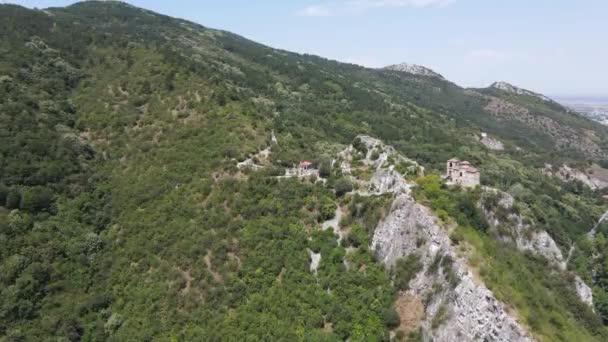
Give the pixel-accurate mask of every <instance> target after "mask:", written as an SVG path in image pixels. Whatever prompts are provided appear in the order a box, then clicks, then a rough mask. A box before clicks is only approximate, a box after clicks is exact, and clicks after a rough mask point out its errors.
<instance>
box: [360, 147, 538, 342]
mask: <svg viewBox="0 0 608 342" xmlns="http://www.w3.org/2000/svg"><path fill="white" fill-rule="evenodd" d="M371 139H373V138H369V139H368V137H364V138H363V139H362V142H364V143H365V144H366V146H367V147H368V156H366V157H369V153H370V152H369V150H371V149H372V148H378V146H381V147H382V149H383V150H385V151H387V153H388V154H389V155H390V154H391V153H392V152H394V150H392V148H390V147H387V146H384V144H381V143H380V142H379V141H376V140H375V139H374V140H371ZM385 157H386V156H385ZM383 159H385V158H384V157H382V154H380V156H379V157H378V158H377V159H376V161H375V162H374V165H375V166H376V172H375V173H374V174H373V175H372V177H371V180H370V188H372V187H373V189H375V191H377V192H391V193H394V194H395V199H394V201H393V204H392V206H391V209H390V212H389V214H388V215H387V216H386V217H385V218H384V219H383V220H382V221H381V222H380V223H379V224H378V226H377V227H376V230H375V231H374V235H373V238H372V243H371V248H372V250H373V251H374V252H375V254H376V257H377V258H378V260H379V261H380V262H382V263H384V264H385V265H386V266H387V267H389V268H390V267H392V266H394V265H395V263H396V262H397V260H398V259H400V258H403V257H407V256H409V255H412V254H413V255H416V257H417V258H418V260H419V261H420V263H421V264H422V269H421V271H420V272H418V273H417V275H416V276H415V277H414V279H412V280H411V281H410V284H409V290H408V291H407V293H405V294H403V295H404V296H408V298H410V299H412V300H414V301H416V302H423V303H424V314H423V315H422V316H423V318H422V320H421V322H419V326H420V327H421V328H422V332H423V335H424V339H425V340H429V341H430V340H433V341H437V342H441V341H446V342H447V341H450V342H451V341H530V340H531V338H530V336H529V334H528V333H527V332H526V330H525V329H524V328H523V327H522V326H521V325H520V324H519V323H518V322H517V320H516V319H515V318H514V317H512V316H510V315H509V313H508V312H507V310H506V308H505V306H504V305H503V304H502V303H501V302H499V301H498V300H497V299H496V298H495V297H494V295H493V294H492V292H491V291H490V290H489V289H488V288H487V287H486V286H485V285H484V284H483V283H482V282H481V281H480V280H477V279H476V278H475V276H474V274H473V272H472V270H471V269H470V268H469V266H468V264H467V261H466V259H465V258H463V257H461V256H459V255H458V254H457V252H456V250H455V248H454V247H453V246H452V244H451V241H450V238H449V229H448V228H446V227H443V225H442V224H440V223H438V219H437V218H436V217H435V215H434V214H433V213H432V212H431V210H430V209H429V208H427V207H425V206H423V205H421V204H419V203H417V202H416V201H415V200H414V198H413V197H412V195H411V192H410V187H411V185H410V184H409V183H408V182H407V181H406V179H405V178H404V177H403V176H402V175H401V174H400V173H398V172H396V171H395V170H394V167H391V166H389V167H387V168H384V167H383V166H384V165H385V161H386V160H383ZM366 160H368V161H369V159H368V158H366Z"/></svg>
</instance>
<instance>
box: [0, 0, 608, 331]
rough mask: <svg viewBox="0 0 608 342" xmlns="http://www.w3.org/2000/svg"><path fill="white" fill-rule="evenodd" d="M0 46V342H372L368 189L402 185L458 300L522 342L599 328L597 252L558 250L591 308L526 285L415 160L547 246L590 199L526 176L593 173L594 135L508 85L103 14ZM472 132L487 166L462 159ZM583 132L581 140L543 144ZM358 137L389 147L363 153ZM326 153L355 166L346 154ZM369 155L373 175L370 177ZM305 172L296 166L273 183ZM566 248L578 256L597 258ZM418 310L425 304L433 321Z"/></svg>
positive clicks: (574, 227) (560, 280)
mask: <svg viewBox="0 0 608 342" xmlns="http://www.w3.org/2000/svg"><path fill="white" fill-rule="evenodd" d="M0 38H2V39H0V51H1V52H2V58H0V92H1V95H2V97H1V98H0V101H1V102H0V105H1V106H2V111H1V113H2V114H0V120H2V121H1V123H2V125H1V127H2V131H0V133H1V134H0V138H1V139H2V140H1V143H2V144H0V145H2V147H1V150H0V152H1V153H2V161H1V162H0V184H1V185H2V186H1V187H0V190H1V191H0V195H1V196H0V205H2V208H0V241H1V242H2V247H3V248H2V249H1V250H0V253H1V254H0V255H1V258H0V269H1V272H0V291H1V292H0V296H1V297H0V299H1V300H0V302H1V305H0V335H2V336H3V337H4V336H6V337H7V339H9V340H10V339H15V340H19V339H25V340H28V339H29V340H36V339H38V340H41V339H45V338H49V336H52V337H54V338H57V339H69V340H107V339H110V340H112V339H113V340H148V339H160V340H164V339H178V340H179V339H181V340H246V339H266V340H296V339H307V340H346V339H350V340H353V341H355V340H363V339H366V340H382V339H388V338H389V337H390V333H391V331H395V330H399V325H400V318H399V316H398V314H397V312H396V311H395V309H398V308H399V305H398V304H399V302H398V299H399V298H400V297H399V295H398V294H399V291H400V290H401V289H400V288H398V286H396V285H394V283H395V282H397V283H398V282H399V281H398V280H399V279H401V278H399V277H397V274H400V273H399V272H398V270H399V269H397V270H392V271H389V272H387V271H386V270H385V269H384V268H383V266H382V265H381V264H379V263H377V262H375V261H374V260H375V257H376V255H375V251H374V250H373V249H371V245H372V240H373V236H374V232H375V230H376V228H377V227H378V223H379V222H386V221H382V219H383V218H386V219H387V220H388V219H389V218H390V215H391V213H393V210H391V207H397V206H398V205H397V204H399V203H400V202H399V201H401V200H402V199H400V198H399V197H397V198H395V197H393V195H392V194H391V191H388V192H387V190H389V189H393V188H394V187H395V186H396V184H398V182H397V180H399V179H403V178H404V177H405V178H406V179H408V184H410V185H408V186H411V187H414V190H413V191H414V195H415V196H414V198H415V200H416V202H411V204H412V206H417V205H424V206H428V207H429V208H430V209H428V210H431V211H432V212H433V213H434V214H430V213H431V211H427V213H429V215H431V216H432V215H437V216H438V217H439V218H440V219H442V220H444V219H445V222H446V223H449V222H452V223H453V222H458V225H459V228H458V229H457V231H458V232H460V234H461V235H462V236H464V238H463V239H461V241H463V242H462V245H460V246H458V247H456V246H452V245H451V247H450V248H452V249H456V248H458V249H460V248H465V247H466V248H467V250H468V252H469V253H470V255H469V256H468V257H467V258H465V257H462V260H466V261H467V262H470V261H471V260H470V259H472V258H473V259H474V258H477V261H478V263H480V264H481V265H483V266H484V267H485V268H484V269H485V270H486V271H485V272H487V273H486V276H483V277H482V278H483V282H484V283H485V285H483V284H479V285H475V286H477V287H478V288H481V289H485V290H483V291H482V292H484V293H486V292H485V291H486V290H487V291H491V292H492V293H493V295H494V297H495V298H494V299H495V300H497V301H500V302H502V303H504V305H506V306H514V307H516V308H517V309H518V310H519V311H520V314H521V316H522V318H521V319H522V322H521V323H522V326H524V325H528V326H529V328H530V332H529V334H530V335H531V336H532V337H533V338H537V339H541V340H542V339H545V340H559V339H561V340H568V339H569V338H573V337H574V338H578V339H582V340H593V339H597V340H602V338H603V337H605V336H606V335H604V334H605V328H604V327H603V326H602V323H601V320H600V319H601V318H603V319H606V317H608V309H606V306H603V303H606V300H602V296H604V297H607V296H606V295H605V293H606V292H605V291H604V290H605V289H606V287H605V286H604V283H603V282H602V281H601V279H597V280H594V279H591V277H590V274H592V273H593V272H595V270H596V269H597V268H598V265H600V264H601V261H599V260H598V261H596V260H595V259H594V261H593V263H592V264H591V263H589V264H587V263H584V260H585V258H584V255H586V254H581V255H579V254H575V255H574V256H573V259H572V260H573V264H572V266H575V267H573V268H574V269H575V270H576V271H577V272H579V273H580V274H581V276H582V277H583V279H584V280H585V281H586V282H588V283H590V284H592V285H594V286H595V290H596V291H597V292H598V293H599V296H597V297H596V298H599V299H598V300H594V303H595V304H596V309H597V312H598V315H595V314H594V313H593V312H590V311H589V309H588V308H587V307H586V306H585V305H584V304H582V303H580V301H579V300H578V299H577V297H576V295H572V293H571V292H572V289H571V286H570V285H571V284H570V282H569V281H567V279H565V277H564V276H563V274H562V273H560V272H556V273H554V274H553V273H552V274H551V275H547V276H546V277H541V276H538V275H537V273H542V272H536V271H538V270H539V269H542V267H544V265H543V264H542V261H539V260H537V259H535V258H534V257H529V256H527V255H523V254H521V253H520V252H519V251H518V250H517V248H516V247H517V246H512V245H509V244H505V245H504V246H503V245H502V243H500V242H499V241H500V240H499V239H497V238H496V236H495V235H494V230H493V229H490V228H489V227H485V226H484V225H483V224H482V223H479V222H477V221H475V220H473V219H470V220H469V219H465V220H463V219H462V218H461V216H463V215H464V216H466V217H469V216H467V215H473V214H471V212H475V211H474V210H472V209H471V205H470V201H465V199H466V198H468V196H473V195H474V194H469V193H463V192H461V191H460V190H458V189H451V190H447V189H445V188H443V187H442V186H441V185H440V184H441V183H440V182H439V181H435V179H438V178H437V177H434V178H425V177H421V176H422V175H421V174H420V172H418V171H417V170H418V168H417V167H416V168H412V165H417V164H415V163H414V161H415V162H417V163H419V164H420V165H422V166H424V167H425V169H426V170H427V172H430V173H439V172H440V171H441V170H442V168H443V165H444V162H445V160H447V159H448V158H451V157H453V156H455V155H456V156H458V157H461V158H467V159H468V160H470V161H471V162H473V163H475V164H476V165H477V166H479V168H480V169H481V171H482V175H483V183H484V184H485V185H488V186H494V187H496V188H498V189H501V190H503V191H507V192H509V193H510V194H512V195H513V197H514V200H515V205H514V206H515V207H517V206H518V203H526V206H527V210H528V211H529V212H528V213H527V218H528V219H529V220H530V222H531V225H533V226H534V227H535V228H537V229H539V230H543V231H546V232H547V233H548V234H549V235H550V236H551V238H552V239H554V240H555V242H556V244H557V246H558V248H561V249H567V248H568V247H569V246H570V244H571V243H572V242H573V241H577V244H578V243H579V242H578V241H583V240H581V237H582V236H584V235H585V233H586V232H587V230H588V229H589V227H591V226H593V225H594V224H595V221H596V218H598V217H599V216H600V215H601V213H602V212H603V209H605V204H604V203H602V202H601V201H600V200H599V199H598V196H597V194H596V193H593V192H592V191H591V190H589V189H588V188H585V187H581V186H580V184H578V183H573V182H568V183H562V182H561V181H558V180H557V179H554V178H552V177H547V176H545V175H543V174H541V173H540V172H539V171H538V168H539V167H544V163H545V162H547V161H549V160H550V161H551V162H552V163H553V162H559V163H560V164H559V165H561V163H579V164H584V163H587V162H588V161H600V160H602V159H603V158H604V154H605V146H604V145H603V141H604V140H605V139H606V134H605V131H604V129H603V128H596V127H595V126H590V125H589V122H588V121H586V120H585V119H582V118H580V117H578V116H576V115H573V114H571V113H566V112H562V111H561V109H560V108H559V107H554V106H553V105H552V104H547V103H540V102H539V101H540V100H538V99H535V98H530V96H528V95H526V94H513V93H509V92H504V91H503V90H500V89H485V90H484V89H481V90H465V89H462V88H460V87H458V86H457V85H455V84H453V83H450V82H449V81H446V80H443V79H441V78H438V77H427V76H420V75H416V74H412V73H411V72H398V71H393V70H374V69H366V68H362V67H358V66H354V65H348V64H341V63H338V62H335V61H329V60H326V59H323V58H320V57H316V56H309V55H299V54H294V53H290V52H287V51H282V50H277V49H273V48H270V47H266V46H263V45H261V44H257V43H255V42H252V41H249V40H247V39H244V38H242V37H239V36H236V35H234V34H231V33H229V32H224V31H218V30H213V29H209V28H205V27H202V26H200V25H197V24H193V23H190V22H187V21H184V20H179V19H173V18H169V17H166V16H162V15H159V14H156V13H153V12H150V11H146V10H143V9H139V8H136V7H133V6H130V5H126V4H123V3H120V2H106V1H90V2H84V3H78V4H75V5H72V6H68V7H65V8H51V9H46V10H28V9H25V8H22V7H18V6H12V5H0ZM493 101H503V102H505V103H506V102H508V103H509V104H508V105H505V106H506V107H508V108H507V109H505V110H502V111H503V112H505V111H506V112H507V113H506V114H504V115H503V114H500V113H498V114H500V115H497V114H493V112H492V110H491V109H492V108H491V107H490V108H489V109H488V106H489V105H490V104H491V103H492V102H493ZM520 107H521V108H525V109H526V110H527V111H528V112H527V113H528V114H527V115H532V116H535V117H538V118H539V119H538V121H539V122H540V123H538V124H536V123H535V124H532V123H529V122H528V121H526V120H527V118H528V116H526V115H523V114H521V115H520V114H519V112H520ZM549 120H551V121H549ZM533 121H534V120H532V121H531V122H533ZM546 122H551V124H550V125H549V124H547V125H545V124H544V123H546ZM482 131H483V132H488V133H490V134H492V136H494V137H496V138H498V139H500V140H501V141H503V142H504V143H505V149H504V151H493V150H488V149H486V148H485V147H484V145H482V144H480V142H479V140H478V139H477V136H478V135H479V133H480V132H482ZM587 131H588V132H587ZM564 132H565V133H564ZM581 132H587V133H585V134H588V138H589V139H588V141H586V140H585V141H586V142H585V143H581V144H574V145H567V142H566V141H564V142H563V143H559V142H560V141H561V140H560V139H563V137H564V136H565V137H567V138H568V139H570V138H569V137H570V136H572V135H574V134H577V133H581ZM562 133H564V134H562ZM360 134H365V135H366V136H373V137H378V138H380V139H382V140H383V141H385V142H386V143H387V144H390V145H392V146H394V147H391V149H390V153H388V152H387V151H388V147H386V146H387V145H384V146H385V147H386V150H387V151H379V150H370V151H365V153H363V151H359V150H362V149H363V145H364V144H363V143H362V142H361V141H362V140H361V139H355V137H357V136H359V135H360ZM366 139H367V138H366ZM366 139H364V140H365V141H370V140H366ZM369 139H371V138H369ZM594 144H595V145H594ZM351 145H352V146H351ZM556 145H557V146H558V147H559V148H560V149H559V151H558V152H555V151H554V147H555V146H556ZM366 148H367V147H366ZM343 151H351V152H352V151H358V152H356V153H352V154H351V157H350V159H348V163H346V160H344V159H345V158H344V155H343V154H342V155H341V154H340V153H341V152H343ZM397 154H401V155H403V156H407V157H408V158H410V159H406V158H403V157H402V158H398V157H397ZM363 155H365V156H363ZM389 156H390V158H389ZM373 159H375V160H380V161H382V162H386V165H387V167H388V165H391V166H392V168H391V169H388V168H381V169H382V170H383V171H382V173H381V174H376V173H374V172H372V170H371V169H369V165H367V164H366V161H371V160H373ZM302 160H309V161H311V162H312V165H313V167H314V170H308V171H306V172H308V173H306V172H304V174H305V176H304V177H288V176H289V175H293V174H294V172H293V171H295V174H296V175H297V173H298V169H297V168H296V170H291V168H293V167H294V165H297V164H298V162H299V161H302ZM336 160H339V161H340V162H336ZM242 165H245V167H242ZM247 165H258V166H259V167H256V169H257V170H252V168H250V167H246V166H247ZM239 166H241V167H240V168H239ZM380 166H382V165H380ZM286 171H287V172H286ZM351 171H352V172H351ZM313 175H314V176H313ZM351 176H352V178H351ZM431 177H433V176H431ZM416 179H418V181H417V182H416ZM429 179H432V180H434V181H432V182H431V183H432V184H431V183H429ZM367 182H369V183H370V184H373V185H374V187H373V188H363V187H364V185H366V184H368V183H367ZM395 182H397V183H395ZM425 182H426V183H425ZM428 184H431V185H433V186H429V185H428ZM353 188H354V189H353ZM439 195H440V196H441V198H439V199H436V198H435V197H433V196H439ZM429 198H430V199H432V201H431V200H429ZM409 200H411V201H413V200H412V199H409ZM416 203H418V204H416ZM440 209H441V210H443V211H440ZM424 210H427V209H424ZM336 213H339V215H342V216H341V217H342V219H340V220H335V219H334V217H335V216H336ZM446 213H449V215H448V214H446ZM431 216H429V217H431ZM473 216H475V215H473ZM450 217H451V218H450ZM475 217H477V216H475ZM332 219H334V220H332ZM334 221H338V225H340V227H335V225H336V223H335V222H334ZM467 222H468V223H467ZM324 223H326V224H324ZM448 225H449V224H448ZM330 226H332V227H334V228H337V229H335V231H333V230H332V229H327V228H328V227H330ZM323 227H325V228H326V229H323ZM484 227H485V228H484ZM401 228H402V227H401ZM401 228H400V229H401ZM410 228H411V229H414V228H415V227H414V228H412V227H410ZM440 228H442V229H443V225H442V226H441V227H440ZM602 231H603V230H602V229H600V230H599V232H600V233H602ZM335 233H338V235H339V237H340V239H338V237H337V236H336V234H335ZM443 234H444V235H445V234H446V232H443ZM443 239H444V240H445V236H443ZM452 240H453V239H452ZM446 243H447V242H446ZM450 243H451V244H454V242H453V241H452V242H450ZM580 245H581V248H579V249H577V252H575V253H588V252H589V253H591V252H595V251H594V249H595V248H596V247H597V248H598V249H601V246H602V245H601V244H600V243H598V244H597V246H596V245H594V246H593V248H591V247H589V248H584V247H585V245H584V242H580ZM462 246H465V247H462ZM496 246H498V247H499V248H497V247H496ZM496 251H498V252H496ZM499 253H502V254H499ZM602 255H603V254H602ZM311 256H315V257H314V259H313V258H311ZM317 256H319V257H320V259H318V257H317ZM402 256H405V255H402ZM504 256H509V257H511V258H513V259H514V260H516V261H517V262H519V264H518V263H513V264H511V263H509V262H506V261H504V260H503V259H505V258H503V257H504ZM522 265H523V266H522ZM457 266H458V268H459V269H464V267H465V266H464V261H462V262H460V261H459V262H458V263H457ZM572 266H571V267H572ZM311 267H312V268H311ZM442 267H443V266H442ZM311 269H312V270H314V272H311ZM446 269H447V268H446ZM441 272H443V271H441ZM460 273H461V272H460V271H459V274H460ZM441 274H442V273H441ZM522 275H525V276H526V278H527V280H526V281H525V282H522V281H519V282H518V281H515V280H520V279H519V278H517V277H523V276H522ZM543 276H544V275H543ZM429 279H430V278H429ZM438 279H442V278H438ZM444 280H445V279H444ZM469 280H470V279H469ZM592 281H593V282H592ZM520 283H523V284H526V285H529V286H530V288H531V289H532V290H531V291H532V292H531V293H533V294H534V295H535V296H537V297H538V298H536V299H534V298H530V297H528V296H527V295H525V292H524V290H523V289H522V286H520V285H519V284H520ZM417 284H419V285H420V286H419V288H418V289H419V290H421V291H422V290H423V289H422V288H423V287H428V286H429V284H422V283H421V282H418V283H417ZM406 285H407V284H406ZM430 286H431V287H432V286H433V284H431V285H430ZM427 290H428V289H427ZM560 291H562V292H563V293H560ZM602 291H604V292H602ZM558 294H563V295H562V296H559V295H558ZM446 295H449V296H451V297H450V298H451V299H450V300H455V301H457V300H458V299H459V298H462V297H460V295H459V294H458V293H457V292H456V293H453V292H446ZM480 298H481V297H480ZM396 299H397V304H394V303H395V300H396ZM594 299H595V298H594ZM551 300H557V304H555V305H551V304H549V303H551ZM433 303H434V304H432V305H431V306H429V308H425V309H427V310H428V311H429V312H433V313H436V312H437V311H438V310H439V308H440V305H436V304H438V302H433ZM492 303H494V302H493V301H492ZM439 312H441V311H440V310H439ZM435 316H436V315H434V316H433V317H435ZM440 316H441V315H440ZM488 317H490V316H484V317H480V319H486V318H488ZM492 317H494V316H492ZM496 317H502V316H500V315H499V316H496ZM424 322H425V323H424V324H425V325H424V326H425V327H426V330H425V331H423V334H422V333H420V334H419V337H423V336H429V335H432V334H433V333H432V331H433V319H432V318H431V316H429V317H427V318H426V320H425V321H424ZM439 323H441V322H435V324H439ZM439 326H441V324H439ZM473 328H474V329H478V328H479V327H478V326H475V327H473ZM442 329H443V328H442ZM442 329H439V330H437V331H439V332H441V331H446V330H442ZM505 329H507V327H505ZM522 329H523V328H522ZM515 330H517V331H518V330H519V329H515ZM412 333H413V334H414V335H416V334H417V333H418V332H417V331H413V332H412ZM437 336H439V335H437ZM441 336H446V335H441ZM504 336H520V335H509V334H506V335H504Z"/></svg>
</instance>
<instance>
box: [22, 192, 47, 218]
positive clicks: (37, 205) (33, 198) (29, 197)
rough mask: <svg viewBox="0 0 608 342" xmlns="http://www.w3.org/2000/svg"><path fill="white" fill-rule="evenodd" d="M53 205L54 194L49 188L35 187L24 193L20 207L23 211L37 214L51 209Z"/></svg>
mask: <svg viewBox="0 0 608 342" xmlns="http://www.w3.org/2000/svg"><path fill="white" fill-rule="evenodd" d="M52 204H53V192H52V191H51V190H50V189H49V188H45V187H35V188H29V189H26V190H25V191H23V194H22V195H21V204H20V207H21V209H23V210H28V211H30V212H37V211H42V210H46V209H49V208H50V207H51V205H52Z"/></svg>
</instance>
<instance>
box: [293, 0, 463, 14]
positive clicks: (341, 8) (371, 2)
mask: <svg viewBox="0 0 608 342" xmlns="http://www.w3.org/2000/svg"><path fill="white" fill-rule="evenodd" d="M454 2H456V0H345V1H335V2H332V3H329V4H324V5H321V4H319V5H311V6H308V7H306V8H304V9H303V10H301V11H299V12H298V14H299V15H302V16H308V17H327V16H332V15H342V14H357V13H361V12H365V11H367V10H372V9H378V8H401V7H411V8H426V7H446V6H449V5H451V4H453V3H454Z"/></svg>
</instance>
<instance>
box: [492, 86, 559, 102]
mask: <svg viewBox="0 0 608 342" xmlns="http://www.w3.org/2000/svg"><path fill="white" fill-rule="evenodd" d="M490 88H495V89H500V90H503V91H506V92H509V93H512V94H517V95H527V96H534V97H538V98H539V99H541V100H544V101H547V102H550V101H552V100H551V99H550V98H548V97H546V96H544V95H541V94H538V93H535V92H533V91H530V90H526V89H522V88H519V87H516V86H514V85H512V84H509V83H507V82H494V83H492V85H490Z"/></svg>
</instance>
